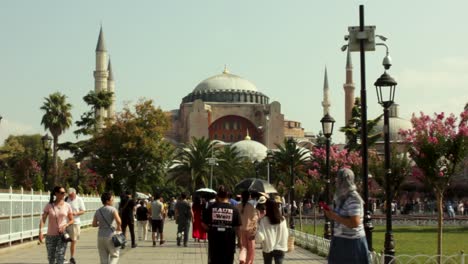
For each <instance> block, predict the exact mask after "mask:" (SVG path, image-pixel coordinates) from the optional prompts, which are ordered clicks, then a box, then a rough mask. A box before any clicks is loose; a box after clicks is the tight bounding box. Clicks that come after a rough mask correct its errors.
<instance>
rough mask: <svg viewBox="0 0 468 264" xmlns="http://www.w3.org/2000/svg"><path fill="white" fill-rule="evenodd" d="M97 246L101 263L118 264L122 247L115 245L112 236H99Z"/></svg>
mask: <svg viewBox="0 0 468 264" xmlns="http://www.w3.org/2000/svg"><path fill="white" fill-rule="evenodd" d="M97 247H98V251H99V259H100V260H101V262H100V263H101V264H117V263H118V262H119V254H120V252H119V249H120V247H116V246H114V243H112V239H111V238H110V237H98V239H97Z"/></svg>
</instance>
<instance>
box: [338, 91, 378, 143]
mask: <svg viewBox="0 0 468 264" xmlns="http://www.w3.org/2000/svg"><path fill="white" fill-rule="evenodd" d="M361 116H362V111H361V99H360V98H359V97H356V99H355V101H354V107H353V109H352V112H351V119H350V120H349V123H348V124H347V125H346V126H344V127H341V128H340V131H341V132H344V133H345V136H346V146H345V148H346V149H348V150H350V151H358V150H360V149H361V143H360V138H361V124H362V119H361ZM381 118H382V115H380V116H378V117H377V118H375V119H372V120H367V131H369V133H368V136H367V144H368V146H372V145H374V143H375V142H376V141H377V140H378V139H379V138H380V136H381V134H380V133H372V131H373V130H374V127H375V126H376V125H377V123H378V122H379V121H380V119H381Z"/></svg>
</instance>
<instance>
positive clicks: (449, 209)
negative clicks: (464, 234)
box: [445, 201, 455, 218]
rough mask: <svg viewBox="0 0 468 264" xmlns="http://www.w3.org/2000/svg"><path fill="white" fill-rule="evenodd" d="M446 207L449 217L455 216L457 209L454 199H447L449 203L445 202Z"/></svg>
mask: <svg viewBox="0 0 468 264" xmlns="http://www.w3.org/2000/svg"><path fill="white" fill-rule="evenodd" d="M445 207H446V209H447V214H448V217H449V218H455V210H454V209H453V203H452V201H447V203H446V204H445Z"/></svg>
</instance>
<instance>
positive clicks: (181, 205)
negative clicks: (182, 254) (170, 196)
mask: <svg viewBox="0 0 468 264" xmlns="http://www.w3.org/2000/svg"><path fill="white" fill-rule="evenodd" d="M192 219H193V213H192V207H191V206H190V204H189V202H188V201H187V194H185V193H182V194H181V195H180V200H179V201H177V203H176V205H175V220H176V224H177V246H180V245H181V240H182V233H183V234H184V247H187V242H188V234H189V231H190V223H191V222H192Z"/></svg>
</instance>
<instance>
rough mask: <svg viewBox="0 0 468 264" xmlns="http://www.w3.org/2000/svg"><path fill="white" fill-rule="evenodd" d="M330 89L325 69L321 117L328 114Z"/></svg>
mask: <svg viewBox="0 0 468 264" xmlns="http://www.w3.org/2000/svg"><path fill="white" fill-rule="evenodd" d="M329 97H330V88H329V87H328V74H327V67H325V77H324V79H323V101H322V107H323V115H326V114H330V105H331V104H330V98H329Z"/></svg>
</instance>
